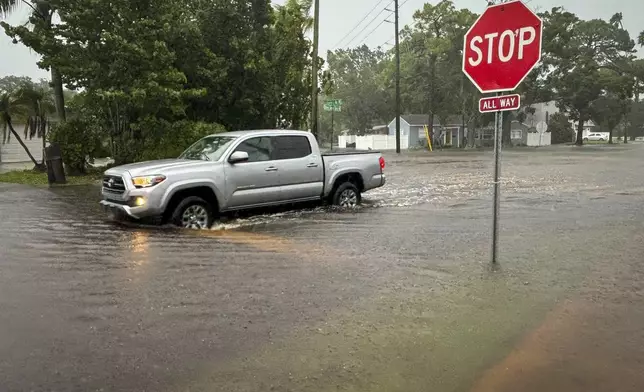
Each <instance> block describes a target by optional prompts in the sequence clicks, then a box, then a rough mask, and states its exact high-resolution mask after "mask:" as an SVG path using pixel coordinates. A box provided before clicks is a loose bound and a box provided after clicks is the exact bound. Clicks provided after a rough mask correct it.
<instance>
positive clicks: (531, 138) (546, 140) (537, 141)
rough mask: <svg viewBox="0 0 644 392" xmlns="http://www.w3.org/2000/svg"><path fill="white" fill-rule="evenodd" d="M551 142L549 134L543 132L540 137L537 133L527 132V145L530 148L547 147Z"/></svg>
mask: <svg viewBox="0 0 644 392" xmlns="http://www.w3.org/2000/svg"><path fill="white" fill-rule="evenodd" d="M551 141H552V138H551V135H550V132H544V134H543V135H540V134H539V133H537V132H528V140H527V145H528V146H530V147H537V146H549V145H550V144H552V143H551Z"/></svg>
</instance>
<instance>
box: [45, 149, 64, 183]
mask: <svg viewBox="0 0 644 392" xmlns="http://www.w3.org/2000/svg"><path fill="white" fill-rule="evenodd" d="M45 161H46V163H47V180H48V181H49V184H50V185H51V184H65V183H66V182H67V179H66V178H65V169H64V167H63V157H62V154H61V153H60V146H58V145H57V144H50V145H49V146H47V147H45Z"/></svg>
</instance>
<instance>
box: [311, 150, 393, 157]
mask: <svg viewBox="0 0 644 392" xmlns="http://www.w3.org/2000/svg"><path fill="white" fill-rule="evenodd" d="M364 154H380V151H378V150H349V151H334V152H323V153H321V155H322V156H323V157H334V156H342V155H364Z"/></svg>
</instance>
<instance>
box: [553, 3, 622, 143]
mask: <svg viewBox="0 0 644 392" xmlns="http://www.w3.org/2000/svg"><path fill="white" fill-rule="evenodd" d="M542 18H543V19H544V39H543V42H544V56H543V61H544V64H545V65H546V66H548V67H549V68H548V69H549V71H550V72H549V73H548V75H547V84H548V85H549V86H550V88H551V89H552V90H553V92H554V94H555V99H556V101H557V106H558V107H559V109H560V110H562V111H563V112H565V113H567V114H568V115H569V117H570V118H571V119H573V120H575V121H576V122H577V123H578V127H577V130H578V132H577V142H576V144H578V145H582V144H583V139H582V137H583V132H582V131H583V124H584V123H585V122H586V121H588V120H589V119H590V118H591V104H592V102H594V101H595V100H597V99H598V98H599V97H600V96H601V95H602V94H603V93H604V92H605V91H606V90H607V86H604V85H603V84H602V83H603V81H605V79H603V78H602V74H601V71H602V70H611V71H613V72H616V73H618V74H621V73H622V72H623V69H620V68H621V67H622V65H623V64H627V63H628V62H629V61H631V60H632V53H633V52H634V46H635V42H634V41H633V40H632V39H631V38H630V36H629V34H628V32H627V31H626V30H624V29H623V27H622V26H621V17H620V16H619V15H616V16H614V17H613V18H612V19H611V21H610V22H607V21H604V20H600V19H593V20H588V21H586V20H581V19H579V18H578V17H577V16H576V15H574V14H572V13H570V12H567V11H565V10H563V8H561V7H556V8H553V9H552V10H551V11H549V12H545V13H543V14H542ZM618 90H623V88H622V86H619V88H618ZM616 93H618V94H619V93H620V91H617V92H616Z"/></svg>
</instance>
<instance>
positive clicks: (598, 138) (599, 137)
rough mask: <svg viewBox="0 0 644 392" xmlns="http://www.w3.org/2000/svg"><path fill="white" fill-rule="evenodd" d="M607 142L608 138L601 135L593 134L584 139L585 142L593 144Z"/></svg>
mask: <svg viewBox="0 0 644 392" xmlns="http://www.w3.org/2000/svg"><path fill="white" fill-rule="evenodd" d="M605 140H606V137H604V135H602V134H601V133H591V134H590V135H588V136H586V137H585V138H584V141H585V142H588V141H591V142H603V141H605Z"/></svg>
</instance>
